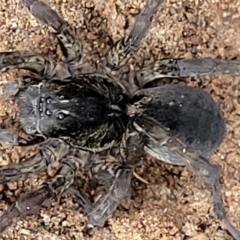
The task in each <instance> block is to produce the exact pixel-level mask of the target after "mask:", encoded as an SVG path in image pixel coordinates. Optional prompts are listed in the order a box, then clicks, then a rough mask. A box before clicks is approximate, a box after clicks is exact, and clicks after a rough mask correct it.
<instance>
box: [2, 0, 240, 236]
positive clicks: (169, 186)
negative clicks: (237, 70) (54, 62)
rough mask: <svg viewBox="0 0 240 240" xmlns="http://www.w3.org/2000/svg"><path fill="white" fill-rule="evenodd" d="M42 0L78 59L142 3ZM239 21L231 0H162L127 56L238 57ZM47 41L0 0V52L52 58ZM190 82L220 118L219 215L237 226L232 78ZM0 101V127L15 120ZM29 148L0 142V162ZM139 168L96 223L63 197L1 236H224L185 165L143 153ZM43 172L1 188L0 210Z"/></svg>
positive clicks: (91, 57) (114, 33) (238, 104)
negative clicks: (67, 31)
mask: <svg viewBox="0 0 240 240" xmlns="http://www.w3.org/2000/svg"><path fill="white" fill-rule="evenodd" d="M46 2H47V3H49V4H50V5H51V6H52V7H53V8H54V9H55V10H57V11H58V12H60V13H61V15H62V16H63V17H64V18H65V19H66V20H68V21H69V22H70V23H71V24H72V25H74V26H75V27H76V28H77V29H78V32H79V35H80V36H81V39H82V42H83V44H84V52H85V53H89V54H88V55H87V56H86V60H88V61H96V60H97V59H98V58H99V56H102V55H104V53H106V51H107V49H108V48H109V45H110V44H111V42H112V40H114V41H115V40H117V39H119V38H120V37H121V36H123V35H124V34H125V33H126V32H127V31H128V29H127V26H128V24H131V23H132V22H133V16H134V14H136V13H137V12H138V10H139V7H142V5H143V2H144V1H141V0H128V1H126V0H105V1H103V0H88V1H86V0H81V1H79V0H69V1H66V0H56V1H55V0H46ZM239 22H240V0H207V1H200V0H193V1H192V0H183V1H177V0H168V1H165V3H164V5H163V6H162V9H161V10H160V11H159V13H158V15H157V17H156V19H155V21H154V23H153V25H152V28H151V30H150V31H149V34H148V35H147V37H146V39H145V41H144V42H143V43H142V45H141V49H140V50H139V52H138V54H136V56H135V57H134V60H135V62H137V61H136V60H139V59H142V57H143V54H145V56H144V58H145V60H146V63H148V62H149V61H153V60H154V59H157V58H166V57H168V58H170V57H174V58H176V57H181V58H191V57H206V56H210V57H218V58H222V59H233V58H236V59H240V56H239V55H240V36H239ZM56 48H57V49H58V47H57V42H56V40H55V39H54V37H53V36H52V35H51V34H50V33H49V30H48V28H47V27H46V26H43V25H41V24H40V23H39V22H38V21H36V20H35V19H34V18H32V17H30V16H29V15H28V14H27V11H26V10H25V9H23V8H22V7H21V5H20V4H19V3H18V1H15V0H1V2H0V51H13V50H31V51H35V52H37V53H42V54H45V55H48V56H51V57H56V54H55V53H56ZM58 52H59V51H57V53H58ZM133 66H134V65H133ZM18 75H19V73H18V72H17V71H15V72H11V73H4V74H1V75H0V81H1V84H4V83H6V82H7V81H10V80H11V79H13V78H15V77H16V76H18ZM195 80H197V81H195ZM195 80H194V79H186V82H187V83H188V84H189V85H194V86H199V87H201V88H203V89H205V90H206V91H207V92H209V93H210V94H211V95H212V96H213V98H214V99H215V100H216V101H217V102H218V103H219V105H220V106H221V108H222V110H223V111H224V115H225V117H226V120H227V134H226V137H225V141H224V142H223V144H222V145H221V147H220V148H219V150H218V151H217V152H216V153H215V154H214V155H213V156H212V161H214V162H217V163H218V164H220V165H221V167H222V179H221V180H222V193H223V195H224V198H225V206H226V209H227V213H228V216H229V218H230V219H231V220H232V222H233V223H234V224H235V225H237V226H238V227H239V228H240V220H239V216H240V208H239V207H238V206H239V201H240V174H239V170H238V169H239V164H240V157H239V152H240V150H239V145H240V126H239V125H240V100H239V87H238V79H237V78H233V77H230V76H227V77H226V76H224V77H223V76H212V77H206V78H204V79H195ZM0 101H1V102H0V124H2V125H5V126H8V125H10V124H11V123H15V122H16V117H17V111H16V108H15V106H14V105H13V103H11V102H5V101H3V100H2V99H0ZM29 151H30V150H28V149H23V148H16V147H15V148H9V147H6V146H4V145H1V147H0V164H1V165H6V164H8V163H10V162H16V161H18V160H19V158H20V157H21V156H23V155H24V154H28V152H29ZM138 173H139V175H141V176H142V177H143V178H144V179H146V180H147V181H148V182H149V185H146V184H144V183H141V182H139V181H138V180H136V179H134V180H133V191H132V199H131V201H129V203H128V204H125V205H124V206H125V207H120V208H119V210H118V211H117V212H116V213H115V214H114V216H113V217H112V218H111V219H110V220H109V222H108V226H106V227H105V228H103V229H98V228H93V227H92V226H90V225H89V224H88V223H87V218H86V216H84V214H82V213H81V209H80V208H79V206H78V204H76V203H75V202H74V200H73V199H72V197H71V196H69V195H68V194H63V195H62V197H61V198H59V199H56V201H54V202H53V203H52V205H51V207H50V208H46V209H43V210H42V211H41V212H40V213H38V214H36V216H30V217H27V218H25V219H18V220H17V221H15V222H14V224H13V225H12V226H10V227H9V228H8V229H7V231H6V232H5V234H4V235H3V236H2V238H1V239H21V240H25V239H26V240H27V239H35V240H40V239H46V240H48V239H52V240H54V239H59V240H63V239H64V240H65V239H84V240H85V239H86V240H87V239H92V240H95V239H96V240H97V239H107V240H117V239H133V240H139V239H152V240H153V239H155V240H157V239H159V240H160V239H162V240H163V239H164V240H171V239H174V240H178V239H184V240H186V239H188V240H197V239H202V240H207V239H212V240H213V239H215V240H217V239H225V240H228V239H229V240H230V239H232V238H231V237H230V236H229V235H228V233H227V232H226V231H225V230H224V229H222V227H221V226H220V224H219V222H218V221H217V220H216V218H215V215H214V214H213V211H212V206H211V198H210V195H209V192H208V191H207V190H206V189H205V188H204V187H203V184H202V183H201V181H199V179H198V178H196V177H195V176H194V175H193V174H192V173H191V172H190V171H188V170H186V169H185V168H180V167H173V166H168V165H165V164H163V163H160V162H157V161H155V160H154V159H150V158H148V157H146V161H145V163H144V166H143V167H142V168H141V169H140V170H139V171H138ZM45 178H46V174H42V175H40V176H38V177H35V178H31V179H28V180H26V181H20V182H18V183H11V184H7V185H4V186H0V190H1V194H0V208H3V209H5V208H7V206H9V204H11V203H12V202H14V201H15V200H16V199H17V197H18V196H19V195H20V194H21V193H24V192H26V191H30V190H31V189H34V188H36V187H37V186H38V185H39V184H41V183H42V182H43V181H44V179H45ZM86 191H87V190H86ZM89 192H91V189H89Z"/></svg>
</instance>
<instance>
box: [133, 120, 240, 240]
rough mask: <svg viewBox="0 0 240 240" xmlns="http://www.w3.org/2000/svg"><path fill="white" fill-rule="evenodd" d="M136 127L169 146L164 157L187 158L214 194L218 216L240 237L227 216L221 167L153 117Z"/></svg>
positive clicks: (214, 205) (187, 162)
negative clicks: (222, 191)
mask: <svg viewBox="0 0 240 240" xmlns="http://www.w3.org/2000/svg"><path fill="white" fill-rule="evenodd" d="M135 127H136V128H137V129H138V130H139V131H140V132H145V134H146V135H147V136H148V137H149V138H153V139H154V140H155V141H156V142H158V143H159V148H164V147H165V148H167V150H164V151H163V153H162V157H163V158H164V159H166V158H169V157H175V158H179V159H181V161H183V160H185V162H186V165H187V166H188V167H189V168H190V169H192V170H193V171H194V172H195V173H196V174H197V175H199V176H200V177H201V179H202V180H203V181H204V183H205V185H206V186H207V188H208V190H209V191H210V193H211V195H212V201H213V209H214V212H215V214H216V216H217V218H218V219H219V220H220V221H221V222H222V224H223V225H224V227H225V228H226V229H227V230H228V231H229V233H230V234H231V235H232V236H233V237H235V238H236V239H240V231H239V230H238V229H237V228H235V227H234V226H233V225H232V223H231V222H230V220H229V219H228V218H227V216H226V211H225V208H224V204H223V199H222V194H221V185H220V181H219V178H220V167H219V166H218V165H215V164H213V163H211V162H210V161H209V160H208V159H207V158H205V157H203V156H201V155H199V153H198V152H197V151H195V150H194V149H192V148H189V147H188V146H186V145H185V144H184V143H183V142H181V141H180V140H179V139H178V138H177V137H175V136H172V135H171V133H170V131H168V130H167V129H165V128H164V127H162V126H161V125H160V124H159V123H157V122H154V120H153V119H151V118H148V117H145V118H137V119H136V120H135ZM164 161H165V160H164Z"/></svg>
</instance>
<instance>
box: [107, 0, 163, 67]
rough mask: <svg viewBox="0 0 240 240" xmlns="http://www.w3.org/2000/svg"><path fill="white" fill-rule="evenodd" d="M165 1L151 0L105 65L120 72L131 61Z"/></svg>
mask: <svg viewBox="0 0 240 240" xmlns="http://www.w3.org/2000/svg"><path fill="white" fill-rule="evenodd" d="M162 3H163V0H149V1H147V3H146V5H145V7H144V8H143V9H142V11H141V12H140V13H139V14H138V15H137V16H136V18H135V23H134V25H133V27H132V29H131V31H130V33H129V35H128V36H127V37H125V38H122V39H120V40H119V41H117V42H116V43H115V44H114V46H113V47H112V48H111V49H110V51H109V52H108V54H107V56H106V62H104V63H103V65H105V66H106V67H109V68H110V69H111V70H118V69H120V68H121V67H123V66H124V65H125V64H126V63H127V61H128V60H129V59H130V57H131V54H132V53H133V52H136V51H137V50H138V48H139V45H140V43H141V40H142V39H143V38H144V37H145V36H146V34H147V32H148V30H149V27H150V25H151V23H152V20H153V16H154V14H155V13H156V12H157V11H158V9H159V7H160V6H161V4H162Z"/></svg>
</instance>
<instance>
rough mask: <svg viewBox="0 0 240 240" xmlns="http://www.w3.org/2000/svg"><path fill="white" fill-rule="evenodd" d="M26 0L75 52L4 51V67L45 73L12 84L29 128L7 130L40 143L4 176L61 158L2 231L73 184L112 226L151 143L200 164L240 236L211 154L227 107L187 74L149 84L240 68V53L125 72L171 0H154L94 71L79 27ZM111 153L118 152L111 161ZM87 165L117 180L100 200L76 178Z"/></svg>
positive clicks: (19, 141)
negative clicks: (190, 82) (236, 57)
mask: <svg viewBox="0 0 240 240" xmlns="http://www.w3.org/2000/svg"><path fill="white" fill-rule="evenodd" d="M21 2H22V4H23V5H24V6H25V7H26V8H27V9H28V10H29V11H30V13H31V14H32V15H33V16H35V17H36V18H38V19H39V20H40V21H42V22H43V23H45V24H47V25H48V26H49V27H51V28H52V29H53V32H54V34H55V35H56V37H57V38H58V40H59V43H60V46H61V48H62V53H63V55H64V57H65V59H64V61H60V62H54V61H53V60H51V59H50V58H48V57H46V56H43V55H39V54H36V53H32V52H21V51H20V52H19V51H16V52H1V53H0V71H1V72H5V71H8V70H11V69H27V70H29V71H31V72H34V73H35V75H34V76H22V77H19V78H17V79H15V80H14V81H12V82H10V83H8V84H6V85H5V86H4V89H3V96H4V97H5V99H13V100H15V101H17V102H18V106H19V111H20V123H21V126H22V128H23V130H24V131H25V132H26V133H27V134H28V135H29V138H27V139H25V138H22V137H20V136H18V135H17V134H15V133H13V132H12V131H11V130H9V129H1V134H0V140H1V141H5V142H8V143H9V144H12V145H18V146H29V145H33V144H38V149H37V152H36V154H35V155H33V156H32V157H31V158H28V159H21V160H20V163H16V164H10V165H8V166H2V167H1V168H0V173H1V174H0V183H6V182H10V181H19V180H24V179H27V178H29V177H31V176H32V175H36V174H39V173H40V172H42V171H44V170H45V169H46V168H47V167H48V166H49V165H51V164H52V163H53V162H55V161H57V162H59V163H60V166H59V169H58V171H57V172H56V174H55V175H54V176H53V177H52V178H50V179H49V180H47V181H46V182H45V183H44V184H43V185H42V186H40V187H39V188H38V189H37V190H34V191H32V192H29V193H27V194H25V195H22V196H20V198H19V199H18V200H17V202H15V203H14V204H13V205H12V206H11V207H10V208H9V209H8V210H6V211H4V212H3V213H2V215H1V219H0V232H2V231H3V230H4V229H6V227H8V226H9V225H10V224H11V223H12V222H13V220H14V219H15V218H16V217H20V216H24V215H26V214H33V213H35V212H36V211H37V210H39V209H40V208H41V207H43V206H45V205H46V204H47V203H48V202H50V201H51V200H52V199H54V198H56V196H58V195H60V194H61V193H63V192H64V191H65V190H68V191H69V192H70V193H72V194H73V195H74V196H75V197H76V198H77V200H78V202H79V203H80V204H81V205H82V207H83V211H84V212H86V213H87V214H88V216H89V221H90V222H91V223H92V224H93V225H96V226H101V227H102V226H104V223H105V222H106V220H107V219H108V218H109V217H110V216H111V215H112V214H113V213H114V212H115V210H116V208H117V206H118V205H119V204H120V203H121V201H122V200H123V198H124V197H125V196H126V195H127V193H128V191H129V189H130V185H131V178H132V173H133V171H134V168H135V167H136V166H137V165H138V164H140V162H141V156H142V155H143V153H144V152H146V153H148V154H150V155H151V156H153V157H155V158H157V159H158V160H160V161H163V162H166V163H169V164H173V165H180V166H185V165H186V166H189V167H190V168H191V169H192V170H193V171H194V172H195V173H196V174H198V175H199V176H200V177H201V178H202V179H203V181H204V182H205V184H206V185H207V187H208V189H209V190H210V192H211V194H212V198H213V205H214V211H215V213H216V216H217V218H218V219H219V220H220V221H221V222H222V223H223V225H224V226H225V228H226V229H227V230H228V231H229V232H230V233H231V234H232V236H234V237H235V238H236V239H240V232H239V231H238V230H237V229H236V228H235V227H234V226H233V225H232V224H231V222H230V221H229V220H228V218H227V216H226V212H225V209H224V206H223V201H222V196H221V191H220V183H219V175H220V168H219V167H218V166H217V165H215V164H212V163H211V162H210V161H209V157H210V156H211V154H212V153H213V152H214V151H215V150H216V149H217V148H218V147H219V145H220V144H221V142H222V140H223V138H224V134H225V121H224V118H223V115H222V112H221V110H220V108H219V107H218V105H217V103H215V102H214V100H213V99H212V98H211V96H210V95H209V94H207V93H206V92H204V91H203V90H201V89H199V88H192V87H189V86H186V85H180V84H166V85H163V86H153V87H149V86H150V85H151V84H153V85H154V81H155V80H157V79H161V78H180V77H184V76H196V75H207V74H212V73H220V74H229V73H231V74H238V71H237V70H236V69H238V68H239V62H237V61H224V60H217V59H211V58H204V59H192V60H181V59H162V60H158V61H156V62H154V63H152V64H150V65H148V66H146V67H144V68H142V69H140V70H139V71H133V72H131V73H130V74H127V76H125V75H126V74H125V75H124V74H122V71H123V70H122V69H123V67H124V66H125V64H126V63H127V61H128V60H129V59H130V57H131V55H132V54H133V53H134V52H136V51H137V50H138V48H139V45H140V42H141V40H142V39H143V38H144V37H145V35H146V34H147V31H148V29H149V27H150V25H151V22H152V19H153V16H154V14H155V13H156V12H157V11H158V9H159V7H160V5H161V4H162V2H163V0H148V1H147V2H146V4H145V7H144V8H143V9H142V11H141V12H140V13H139V14H138V15H137V16H136V19H135V23H134V25H133V27H132V28H131V30H130V32H129V34H128V35H127V36H125V37H124V38H122V39H120V40H119V41H117V42H116V43H115V44H114V45H113V46H112V48H111V49H110V50H109V52H108V53H107V55H106V56H105V58H104V59H102V60H101V61H100V63H99V67H98V68H97V69H96V70H95V71H92V72H90V73H84V71H83V65H82V62H81V60H82V45H81V42H80V40H79V38H78V36H77V35H76V31H75V29H74V28H73V27H71V26H70V25H69V23H68V22H66V21H65V20H63V19H62V18H61V17H60V16H59V15H58V14H57V13H56V12H55V11H54V10H52V9H51V8H50V7H49V6H48V5H47V4H45V3H44V2H41V1H38V0H22V1H21ZM113 73H114V74H113ZM110 155H111V156H114V157H115V158H116V159H117V162H108V161H106V159H107V157H108V156H110ZM80 167H83V168H85V169H86V170H88V171H89V172H90V173H91V175H92V176H93V177H94V178H96V179H98V180H99V182H104V183H105V184H107V185H108V186H109V189H108V191H107V193H106V194H105V195H104V196H103V197H102V198H101V199H100V200H99V201H98V202H96V203H95V204H91V203H90V202H89V201H88V200H87V199H86V198H85V197H84V196H83V195H82V194H81V193H80V192H78V191H77V190H75V189H74V188H72V187H70V186H71V184H72V183H73V181H74V178H75V177H76V175H77V172H78V170H79V168H80Z"/></svg>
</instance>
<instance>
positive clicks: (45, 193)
mask: <svg viewBox="0 0 240 240" xmlns="http://www.w3.org/2000/svg"><path fill="white" fill-rule="evenodd" d="M78 167H79V165H78V163H76V159H75V158H74V157H72V156H70V157H68V158H63V159H62V161H61V167H60V168H59V170H58V171H57V173H56V175H55V176H54V177H53V178H51V179H49V180H48V181H47V182H46V183H44V184H43V186H42V187H40V188H39V189H38V190H36V191H32V192H30V193H27V194H25V195H22V196H20V198H19V200H18V201H17V202H16V203H14V204H13V205H12V206H11V207H10V208H9V209H7V210H6V211H4V212H3V213H2V215H1V216H0V232H3V231H4V230H5V229H6V228H7V227H8V226H9V225H11V224H12V222H13V221H14V219H15V218H17V217H24V216H26V215H29V214H35V213H36V212H37V211H39V210H40V209H41V208H42V207H46V206H48V205H49V203H50V202H51V201H52V200H53V199H54V198H56V197H57V196H58V195H60V194H62V193H63V192H64V191H65V190H66V189H68V188H69V186H70V185H71V184H72V183H73V181H74V177H75V176H76V174H77V171H78ZM34 171H35V170H34Z"/></svg>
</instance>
